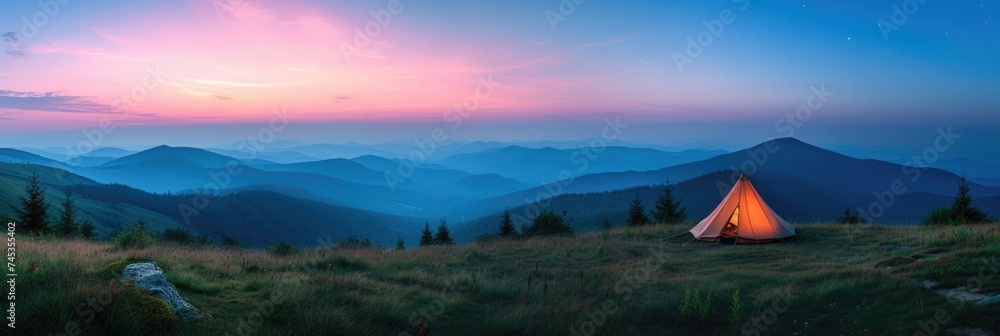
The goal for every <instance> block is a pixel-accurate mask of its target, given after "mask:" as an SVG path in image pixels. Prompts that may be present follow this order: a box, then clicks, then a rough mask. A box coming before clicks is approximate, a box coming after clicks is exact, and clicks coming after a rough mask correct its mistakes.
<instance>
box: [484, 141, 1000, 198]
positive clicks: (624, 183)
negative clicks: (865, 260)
mask: <svg viewBox="0 0 1000 336" xmlns="http://www.w3.org/2000/svg"><path fill="white" fill-rule="evenodd" d="M769 148H770V149H771V150H772V151H773V152H771V151H769V150H768V149H769ZM764 153H766V157H765V156H764ZM758 162H760V163H758ZM744 165H745V167H746V168H747V169H748V171H749V172H751V173H754V174H751V175H756V174H758V173H776V174H781V175H783V176H787V177H788V178H793V179H795V180H798V181H804V182H803V183H808V184H809V185H810V186H812V187H813V188H814V189H816V190H822V191H823V192H824V193H825V194H828V195H855V196H852V197H861V198H866V199H868V198H872V197H873V193H876V192H884V191H886V190H890V188H891V186H892V183H893V182H895V181H897V180H898V181H900V183H904V185H903V186H904V187H905V188H906V189H907V193H911V194H915V193H920V192H927V193H931V194H937V195H943V196H948V197H950V196H952V195H953V194H954V192H955V186H956V184H957V182H958V180H959V176H957V175H955V174H953V173H950V172H947V171H944V170H940V169H934V168H930V169H916V168H908V167H907V168H904V166H901V165H898V164H894V163H889V162H884V161H877V160H864V159H856V158H852V157H849V156H845V155H842V154H838V153H835V152H831V151H828V150H825V149H822V148H819V147H815V146H812V145H809V144H806V143H804V142H801V141H799V140H796V139H792V138H785V139H777V140H775V141H774V142H773V143H764V144H760V145H757V146H754V147H751V148H749V149H747V150H743V151H739V152H734V153H730V154H724V155H719V156H716V157H713V158H710V159H707V160H702V161H696V162H691V163H687V164H682V165H677V166H671V167H666V168H663V169H657V170H651V171H642V172H612V173H599V174H590V175H584V176H580V177H576V178H574V179H572V180H565V181H561V182H556V183H552V184H548V185H545V186H542V187H536V188H531V189H527V190H523V191H519V192H515V193H511V194H508V195H503V196H498V197H494V198H491V199H488V200H485V201H483V202H479V203H477V204H475V205H472V206H470V207H468V208H467V211H469V212H470V213H472V214H475V213H481V212H484V211H495V210H496V209H498V208H503V207H510V206H517V205H520V204H523V203H526V200H534V199H537V198H538V197H542V198H545V197H550V196H552V195H557V194H566V193H591V192H604V191H609V190H617V189H627V188H631V187H635V186H642V185H656V184H662V183H663V181H664V180H665V179H667V178H669V179H670V180H671V181H675V182H677V181H684V180H687V179H692V178H694V177H697V176H701V175H704V174H706V173H708V172H713V171H722V170H734V169H735V170H739V169H740V167H744ZM904 169H905V170H904ZM918 173H919V176H918V175H917V174H918ZM737 177H738V174H731V175H730V176H729V177H728V178H725V179H720V180H718V181H717V186H716V188H715V189H720V188H723V189H724V188H725V186H727V185H730V184H729V183H730V182H731V181H733V180H734V179H735V178H737ZM914 178H916V180H914ZM719 185H722V187H720V186H719ZM971 188H972V193H973V194H974V195H976V196H977V197H988V196H994V195H1000V188H996V187H989V186H983V185H979V184H975V183H972V184H971ZM859 202H861V201H859Z"/></svg>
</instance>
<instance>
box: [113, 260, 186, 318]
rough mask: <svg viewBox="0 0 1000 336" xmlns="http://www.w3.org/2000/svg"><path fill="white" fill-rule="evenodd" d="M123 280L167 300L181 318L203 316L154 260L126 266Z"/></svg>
mask: <svg viewBox="0 0 1000 336" xmlns="http://www.w3.org/2000/svg"><path fill="white" fill-rule="evenodd" d="M121 280H122V281H125V282H128V281H134V282H135V287H136V288H139V289H141V290H144V291H146V292H149V293H150V294H152V295H153V296H155V297H158V298H160V299H162V300H163V301H166V302H167V305H168V306H170V309H172V310H173V311H174V314H177V316H178V317H180V318H181V319H192V318H201V313H198V310H197V309H195V308H194V306H192V305H191V303H189V302H187V300H185V299H184V298H183V297H181V295H180V293H177V288H176V287H174V285H173V284H171V283H170V281H167V278H166V277H165V276H163V270H161V269H160V268H159V267H157V266H156V264H155V263H152V262H144V263H135V264H130V265H128V266H125V271H124V272H123V273H122V277H121Z"/></svg>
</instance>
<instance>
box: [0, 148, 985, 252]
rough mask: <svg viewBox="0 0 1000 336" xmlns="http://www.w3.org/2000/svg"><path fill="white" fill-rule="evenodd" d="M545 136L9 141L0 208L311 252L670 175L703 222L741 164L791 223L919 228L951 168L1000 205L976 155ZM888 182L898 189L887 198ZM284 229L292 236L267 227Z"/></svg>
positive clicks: (606, 193) (592, 205)
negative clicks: (420, 153)
mask: <svg viewBox="0 0 1000 336" xmlns="http://www.w3.org/2000/svg"><path fill="white" fill-rule="evenodd" d="M546 144H549V145H556V146H560V147H564V148H556V147H553V146H539V147H537V148H533V147H526V146H522V145H521V144H518V145H511V144H503V143H499V142H473V143H463V144H451V145H448V146H450V147H448V148H447V150H446V151H443V153H448V155H441V157H440V158H439V159H436V160H428V161H422V162H414V161H408V160H406V159H402V158H401V157H402V155H397V154H392V151H403V150H405V147H406V146H405V145H404V144H393V145H385V146H379V147H378V148H368V147H365V146H366V145H360V144H352V145H350V146H347V147H346V149H344V148H339V149H338V146H339V145H323V144H318V145H317V144H302V143H298V142H286V143H281V144H280V145H279V146H275V148H273V149H272V151H270V152H263V153H262V154H266V153H270V154H274V155H271V156H265V155H260V156H256V157H255V158H253V159H252V160H240V159H238V158H237V156H235V155H239V154H240V152H239V151H236V150H234V149H225V148H215V149H211V150H205V149H199V148H190V147H170V146H158V147H154V148H150V149H147V150H143V151H139V152H132V151H129V150H125V149H121V148H101V149H97V150H94V151H91V152H89V153H85V154H84V156H82V157H81V158H83V157H86V158H87V159H80V158H77V159H76V160H72V161H68V162H60V161H59V160H57V159H52V158H49V157H45V156H41V155H39V154H35V153H45V152H46V151H44V150H33V152H35V153H31V152H28V151H24V150H18V149H0V162H5V163H4V164H3V165H0V177H2V179H0V183H3V185H4V187H5V188H4V192H3V193H2V194H0V206H2V205H3V204H7V206H5V207H3V209H6V208H10V207H11V206H16V204H17V197H16V195H18V194H19V191H20V190H21V189H23V183H24V179H25V178H26V176H28V175H30V174H29V172H30V171H35V172H39V173H40V175H41V176H43V177H44V178H43V181H44V182H45V183H46V185H47V186H49V187H50V192H49V194H51V197H52V198H53V199H59V198H60V197H62V196H60V193H54V192H55V191H56V190H62V189H70V190H72V191H73V192H74V193H78V194H79V195H80V196H81V204H83V208H84V210H83V211H81V215H82V216H83V217H87V218H90V219H92V220H93V221H94V222H95V223H97V224H98V227H99V228H100V230H101V231H102V232H113V231H115V230H120V229H121V228H123V227H124V226H126V225H128V223H130V222H132V221H134V219H132V218H134V217H143V218H147V222H151V227H153V228H155V229H161V230H162V229H165V228H171V227H187V228H190V229H192V230H194V231H196V232H199V233H202V234H207V235H209V236H212V237H215V238H219V237H221V236H223V235H228V236H231V237H234V238H238V239H241V240H243V241H246V242H248V243H251V244H257V245H264V244H270V243H273V242H274V241H275V240H276V239H278V240H286V241H292V242H294V243H296V244H303V245H310V244H312V243H314V242H311V241H310V240H315V238H316V237H318V236H322V235H324V234H326V235H328V236H331V237H334V239H339V238H342V237H346V236H349V235H352V234H353V235H356V236H368V237H370V238H371V239H372V240H373V241H376V242H378V243H380V244H389V243H391V242H394V241H395V239H397V238H403V239H404V240H407V241H414V240H415V238H416V236H415V235H416V233H417V231H418V230H419V224H420V223H421V222H424V221H430V222H435V223H436V222H437V220H438V219H440V218H447V219H448V221H449V223H452V226H453V227H454V231H455V232H456V237H457V238H459V239H460V240H462V241H467V240H469V239H472V238H474V237H476V236H479V235H483V234H488V233H490V232H492V231H495V229H496V224H497V223H498V218H499V217H498V216H499V212H501V211H503V210H510V211H512V213H515V214H519V216H520V217H522V218H521V219H522V222H524V221H526V220H528V219H530V217H531V216H532V215H533V214H534V213H537V210H539V209H540V208H539V206H540V205H545V206H544V207H542V208H545V209H550V210H554V211H557V212H558V211H563V210H566V211H567V212H568V214H569V217H570V218H572V222H571V223H572V226H573V227H574V228H575V229H578V230H589V229H593V228H596V227H598V226H599V224H600V223H601V222H603V221H604V219H609V220H611V221H613V222H615V223H621V222H622V221H623V220H624V214H625V209H626V208H627V205H628V202H630V201H631V199H632V198H634V197H636V195H638V196H639V197H640V199H642V200H643V201H644V202H645V203H646V204H647V206H649V207H651V206H652V202H653V201H654V200H655V198H656V197H657V196H659V194H660V193H662V190H663V186H664V183H666V182H667V181H668V180H669V183H670V187H671V188H672V189H673V190H674V193H675V194H676V195H678V196H679V197H681V198H682V199H683V203H684V205H686V206H687V208H688V214H689V218H690V219H691V220H697V219H699V218H701V217H703V216H705V215H707V213H708V212H710V211H711V210H712V209H713V208H714V207H715V205H716V204H717V203H718V202H719V200H721V198H722V197H723V195H724V194H725V192H727V191H728V188H729V187H730V186H731V185H732V183H733V182H734V181H735V179H736V178H737V177H738V176H739V174H740V173H743V172H745V173H747V174H748V175H749V176H750V178H751V180H752V181H753V183H754V185H755V186H756V187H757V188H758V190H759V191H760V193H761V195H762V196H763V197H765V199H766V201H767V202H768V204H770V205H771V207H772V208H773V209H774V210H775V211H777V212H778V213H779V214H781V215H782V216H784V217H785V218H786V219H788V220H791V221H793V223H796V222H798V223H801V222H829V221H832V220H834V219H836V218H837V217H838V216H840V215H841V214H842V213H843V210H844V209H845V208H851V209H855V210H858V211H862V212H863V214H864V215H865V216H868V217H869V218H871V219H872V220H873V221H874V222H876V223H885V224H914V223H918V222H920V221H921V220H922V219H923V218H925V217H926V216H927V214H929V213H930V212H931V211H932V210H933V209H936V208H938V207H942V206H945V205H947V204H949V203H950V200H951V198H952V197H953V195H954V193H955V190H956V184H957V182H958V180H959V179H960V176H959V175H957V174H955V173H954V171H955V170H961V171H968V172H969V174H970V181H972V183H970V187H971V191H972V194H973V195H974V196H975V204H976V205H977V206H980V207H981V208H983V209H984V210H987V211H988V212H991V213H992V214H993V215H994V216H996V215H998V214H1000V187H998V186H997V185H995V184H989V183H979V182H982V181H991V180H992V179H998V180H1000V170H997V169H996V167H995V166H992V165H991V164H989V163H985V162H981V161H977V160H971V159H949V160H947V161H946V160H942V161H941V162H936V164H937V166H934V165H932V166H931V167H923V168H914V167H907V166H903V165H900V164H897V163H892V162H887V161H879V160H871V159H862V158H855V157H851V156H848V155H844V154H840V153H837V152H833V151H829V150H826V149H823V148H820V147H816V146H813V145H810V144H807V143H804V142H802V141H799V140H797V139H793V138H783V139H775V140H771V141H768V142H765V143H762V144H759V145H756V146H753V147H750V148H747V149H744V150H741V151H736V152H726V151H723V150H718V149H691V148H689V149H682V150H678V151H674V152H670V151H664V150H660V149H654V148H634V147H624V146H611V147H605V148H600V149H598V148H589V147H584V148H572V144H570V143H562V144H560V143H555V142H549V143H546ZM445 147H447V146H442V148H445ZM304 148H309V150H304ZM359 148H361V149H366V150H367V151H365V150H358V149H359ZM226 153H230V154H233V155H226ZM276 153H277V154H276ZM337 153H340V154H362V153H366V154H362V155H358V156H353V157H336V156H337V155H340V154H337ZM372 153H381V154H383V155H385V156H381V155H377V154H372ZM386 153H389V154H386ZM53 155H54V154H53ZM56 157H57V156H56ZM393 157H395V158H393ZM244 158H245V157H244ZM293 158H297V159H311V161H305V162H296V160H294V159H293ZM312 159H315V160H312ZM101 161H103V162H101ZM74 163H75V164H74ZM937 167H944V168H947V169H939V168H937ZM971 175H974V176H975V178H972V177H971ZM897 181H898V182H897ZM893 183H899V184H901V186H903V187H904V188H905V192H901V193H898V194H892V193H891V190H892V186H893ZM198 194H204V195H205V197H206V198H208V199H211V200H212V202H211V203H212V206H211V207H210V210H205V211H203V212H201V213H200V214H199V216H196V217H198V219H194V220H184V218H183V216H181V215H180V213H181V211H178V207H179V206H180V205H181V204H187V203H191V201H190V200H191V199H193V198H194V197H197V196H196V195H198ZM889 194H891V195H890V196H891V197H890V196H886V195H889ZM121 195H130V196H128V197H123V196H121ZM890 198H891V202H890V201H887V200H889V199H890ZM883 208H884V211H883V210H882V209H883ZM0 211H3V210H0ZM116 214H117V215H116ZM522 224H523V223H522ZM280 230H290V232H286V233H282V234H271V235H268V234H266V233H267V232H275V231H280Z"/></svg>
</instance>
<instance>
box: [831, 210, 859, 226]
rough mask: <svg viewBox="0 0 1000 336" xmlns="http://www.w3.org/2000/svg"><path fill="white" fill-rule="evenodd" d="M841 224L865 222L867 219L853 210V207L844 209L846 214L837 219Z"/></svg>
mask: <svg viewBox="0 0 1000 336" xmlns="http://www.w3.org/2000/svg"><path fill="white" fill-rule="evenodd" d="M837 223H840V224H865V219H864V218H862V217H861V214H857V213H853V212H851V208H845V209H844V216H843V217H840V218H838V219H837Z"/></svg>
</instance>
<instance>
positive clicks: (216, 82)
mask: <svg viewBox="0 0 1000 336" xmlns="http://www.w3.org/2000/svg"><path fill="white" fill-rule="evenodd" d="M191 81H192V82H195V83H198V84H205V85H218V86H234V87H252V88H269V87H275V86H278V83H246V82H234V81H225V80H214V79H192V80H191Z"/></svg>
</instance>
